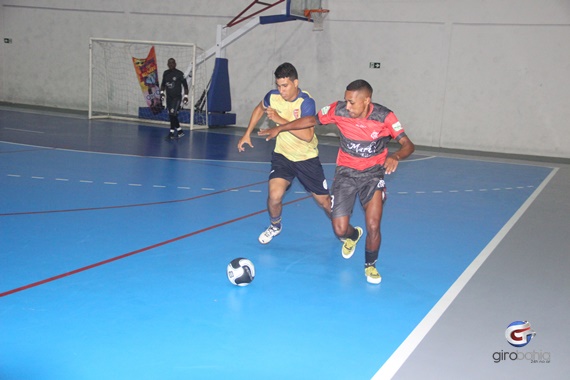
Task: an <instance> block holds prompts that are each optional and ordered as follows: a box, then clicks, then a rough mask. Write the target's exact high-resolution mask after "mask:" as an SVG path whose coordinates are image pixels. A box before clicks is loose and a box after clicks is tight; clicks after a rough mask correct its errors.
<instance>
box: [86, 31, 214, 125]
mask: <svg viewBox="0 0 570 380" xmlns="http://www.w3.org/2000/svg"><path fill="white" fill-rule="evenodd" d="M203 53H204V51H203V50H202V49H200V48H199V47H198V46H196V45H195V44H190V43H186V44H185V43H172V42H156V41H134V40H116V39H107V38H91V39H90V44H89V118H90V119H96V118H112V119H121V120H133V121H138V122H140V121H141V120H144V121H147V122H152V123H159V124H169V122H168V120H169V119H168V112H167V111H166V110H165V109H164V107H162V103H161V101H160V81H161V80H162V74H163V72H164V71H165V70H167V69H168V67H167V61H168V59H169V58H174V59H175V60H176V68H177V69H178V70H180V71H182V72H184V77H185V80H186V81H187V83H188V89H189V92H188V98H189V102H188V104H187V105H184V106H183V108H182V109H181V110H180V112H179V114H178V118H179V119H180V123H181V124H182V125H184V126H187V127H189V128H190V129H195V128H200V127H203V126H206V127H207V120H208V118H207V114H208V112H207V111H208V110H207V104H206V99H207V96H204V94H206V91H207V86H208V81H207V73H206V67H205V65H204V64H198V65H196V59H197V57H198V56H201V55H203Z"/></svg>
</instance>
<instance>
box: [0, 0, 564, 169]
mask: <svg viewBox="0 0 570 380" xmlns="http://www.w3.org/2000/svg"><path fill="white" fill-rule="evenodd" d="M250 3H251V1H250V0H232V1H219V0H217V1H216V0H209V1H199V0H185V1H180V0H171V1H168V2H156V1H148V0H137V1H135V0H128V1H127V0H123V1H112V0H100V1H98V2H93V1H86V0H75V1H64V0H49V1H48V0H43V1H41V0H0V4H1V8H0V12H1V13H0V21H1V26H0V33H1V35H2V38H12V41H13V43H12V44H5V43H2V44H1V45H0V78H1V82H0V101H6V102H13V103H24V104H38V105H42V106H54V107H61V108H71V109H78V110H86V109H87V100H88V63H89V62H88V55H89V50H88V41H89V37H107V38H124V39H145V40H156V41H174V42H195V43H197V44H198V45H199V46H201V47H203V48H210V47H212V46H213V45H214V44H215V34H216V25H217V24H226V23H227V22H228V21H229V20H230V19H231V18H233V17H234V16H235V15H237V14H238V13H239V12H240V11H241V10H243V9H244V8H245V7H246V6H248V5H249V4H250ZM323 4H324V6H326V7H327V8H329V9H331V13H330V15H329V16H328V18H327V20H326V21H325V30H324V31H322V32H312V25H311V24H310V23H306V22H287V23H282V24H272V25H262V26H258V27H256V28H255V29H253V30H252V31H250V32H249V33H248V34H247V35H245V36H244V37H242V38H241V39H239V40H238V41H236V42H235V43H234V44H232V45H231V46H230V47H229V48H228V49H227V57H228V58H229V60H230V81H231V88H232V103H233V112H235V113H237V123H238V126H240V127H243V126H246V125H247V122H248V120H249V116H250V114H251V110H252V109H253V107H254V106H255V105H256V104H257V103H258V102H259V101H260V100H261V98H262V96H263V95H264V94H265V92H266V91H267V90H268V89H270V88H272V86H273V78H272V72H273V70H274V68H275V67H276V66H277V65H278V64H280V63H282V62H284V61H289V62H292V63H293V64H295V65H296V66H297V67H298V69H299V71H300V81H301V86H302V88H304V89H307V90H308V91H309V92H310V93H311V94H312V95H313V96H314V97H315V99H316V101H317V105H318V107H321V106H324V105H326V104H328V103H330V102H332V101H334V100H338V99H342V97H343V94H344V88H345V87H346V85H347V84H348V83H349V82H350V81H352V80H353V79H358V78H363V79H366V80H368V81H369V82H370V83H371V84H372V86H373V87H374V90H375V93H374V100H375V101H376V102H379V103H382V104H384V105H385V106H387V107H389V108H391V109H392V110H394V112H395V113H396V115H397V116H398V117H399V118H400V120H401V121H402V123H403V124H404V126H405V127H406V129H407V131H408V134H409V135H410V137H411V138H412V139H413V141H414V142H416V143H417V144H420V145H427V146H434V147H444V148H460V149H469V150H481V151H491V152H502V153H517V154H529V155H540V156H555V157H564V158H570V128H568V127H569V125H568V124H569V123H568V120H570V107H569V104H568V103H569V100H570V90H569V89H570V1H568V0H542V1H536V0H456V1H453V0H400V1H396V0H368V1H367V0H350V1H340V0H328V1H327V0H324V1H323ZM255 9H259V6H257V7H256V8H255ZM274 9H275V11H270V12H268V13H266V14H274V13H279V12H281V11H282V10H283V9H284V6H283V5H280V6H277V7H275V8H274ZM237 28H239V25H238V26H236V27H234V28H232V29H230V30H229V32H230V33H231V32H232V31H233V30H235V29H237ZM370 62H381V69H379V70H378V69H371V68H369V63H370ZM159 64H160V62H159ZM161 70H162V69H161ZM321 131H322V133H327V132H334V128H330V127H326V128H323V129H322V130H321Z"/></svg>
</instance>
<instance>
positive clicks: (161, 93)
mask: <svg viewBox="0 0 570 380" xmlns="http://www.w3.org/2000/svg"><path fill="white" fill-rule="evenodd" d="M165 97H166V95H164V91H160V102H161V103H164V98H165Z"/></svg>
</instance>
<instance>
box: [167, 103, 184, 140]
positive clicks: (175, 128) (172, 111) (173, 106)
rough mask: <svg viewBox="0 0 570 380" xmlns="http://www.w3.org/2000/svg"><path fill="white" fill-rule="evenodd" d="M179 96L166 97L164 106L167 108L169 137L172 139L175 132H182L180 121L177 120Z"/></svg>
mask: <svg viewBox="0 0 570 380" xmlns="http://www.w3.org/2000/svg"><path fill="white" fill-rule="evenodd" d="M180 102H181V99H180V98H170V97H167V99H166V107H167V109H168V119H169V121H170V133H169V135H168V137H169V138H171V139H173V138H175V137H176V136H177V135H176V134H177V133H181V132H182V127H181V126H180V121H179V120H178V110H179V109H180Z"/></svg>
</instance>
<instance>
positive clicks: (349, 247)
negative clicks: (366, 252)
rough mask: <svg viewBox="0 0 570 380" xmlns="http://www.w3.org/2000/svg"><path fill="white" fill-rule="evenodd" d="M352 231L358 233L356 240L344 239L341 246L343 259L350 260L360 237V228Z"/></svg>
mask: <svg viewBox="0 0 570 380" xmlns="http://www.w3.org/2000/svg"><path fill="white" fill-rule="evenodd" d="M354 229H355V230H357V231H358V238H357V239H356V240H352V239H349V238H346V239H345V240H344V244H343V245H342V257H344V258H345V259H350V258H351V257H352V255H354V251H355V250H356V243H358V241H359V240H360V238H361V237H362V228H360V227H354Z"/></svg>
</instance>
